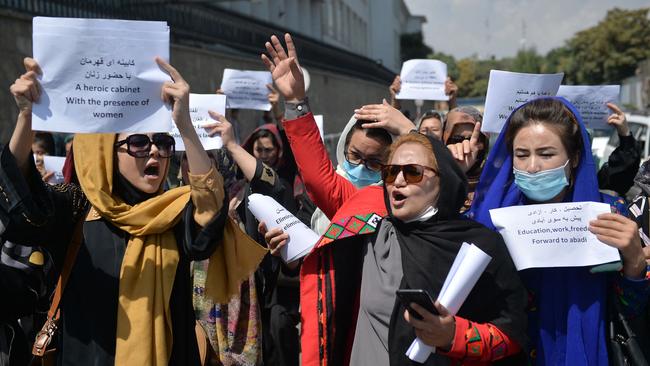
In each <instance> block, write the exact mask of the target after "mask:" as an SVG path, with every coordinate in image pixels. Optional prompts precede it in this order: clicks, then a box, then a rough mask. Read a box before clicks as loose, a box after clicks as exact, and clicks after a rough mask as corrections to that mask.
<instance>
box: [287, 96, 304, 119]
mask: <svg viewBox="0 0 650 366" xmlns="http://www.w3.org/2000/svg"><path fill="white" fill-rule="evenodd" d="M309 112H311V108H309V98H307V97H305V99H303V100H300V101H298V102H284V119H285V120H292V119H296V118H299V117H302V116H304V115H305V114H307V113H309Z"/></svg>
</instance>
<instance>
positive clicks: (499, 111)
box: [481, 70, 564, 133]
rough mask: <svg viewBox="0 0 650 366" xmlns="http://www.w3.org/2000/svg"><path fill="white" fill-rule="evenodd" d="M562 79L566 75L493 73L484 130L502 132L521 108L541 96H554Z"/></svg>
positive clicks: (486, 99) (488, 90)
mask: <svg viewBox="0 0 650 366" xmlns="http://www.w3.org/2000/svg"><path fill="white" fill-rule="evenodd" d="M563 77H564V74H563V73H558V74H523V73H518V72H509V71H500V70H491V71H490V79H489V81H488V88H487V95H486V97H485V112H484V113H483V125H482V126H481V131H483V132H496V133H499V132H501V129H502V128H503V125H504V124H505V123H506V120H507V119H508V117H510V114H511V113H512V112H513V111H514V110H515V109H516V108H517V107H519V106H520V105H522V104H524V103H526V102H528V101H529V100H533V99H536V98H539V97H554V96H555V94H557V90H558V89H559V88H560V84H561V83H562V78H563Z"/></svg>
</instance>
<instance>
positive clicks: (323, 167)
mask: <svg viewBox="0 0 650 366" xmlns="http://www.w3.org/2000/svg"><path fill="white" fill-rule="evenodd" d="M284 39H285V42H286V45H287V49H286V51H285V49H284V47H283V46H282V44H281V43H280V40H279V39H278V38H277V37H276V36H272V37H271V41H270V42H266V50H267V52H268V53H269V56H270V58H269V56H267V55H265V54H263V55H262V61H263V62H264V64H265V65H266V66H267V68H268V69H269V71H270V72H271V74H272V75H273V80H274V82H275V85H276V88H277V90H278V91H279V92H280V94H281V95H282V96H283V97H284V99H285V102H286V103H285V121H284V122H283V126H284V129H285V131H286V134H287V138H288V139H289V144H290V146H291V150H292V152H293V155H294V157H295V160H296V164H297V165H298V169H299V171H300V175H301V177H302V179H303V181H304V183H305V187H306V188H307V192H308V194H309V196H310V197H311V199H312V200H313V201H314V203H315V204H316V205H317V206H318V207H320V208H321V210H323V212H324V213H325V214H326V215H327V216H328V217H332V216H333V215H334V213H336V211H337V210H338V208H339V207H340V206H341V205H342V204H343V202H345V200H346V199H347V198H348V197H350V196H351V195H353V194H354V193H355V192H356V191H357V189H356V187H354V185H353V184H352V183H350V182H349V181H347V180H346V179H345V178H343V177H341V176H340V175H338V174H336V171H335V170H334V166H333V165H332V162H331V161H330V159H329V156H328V154H327V150H326V149H325V145H323V141H322V140H321V137H320V134H319V132H318V127H317V126H316V121H315V120H314V116H313V115H312V114H311V113H309V104H308V102H307V99H306V96H305V84H304V80H303V75H302V72H301V70H300V67H299V64H298V56H297V54H296V48H295V46H294V44H293V40H292V39H291V36H290V35H289V34H285V36H284Z"/></svg>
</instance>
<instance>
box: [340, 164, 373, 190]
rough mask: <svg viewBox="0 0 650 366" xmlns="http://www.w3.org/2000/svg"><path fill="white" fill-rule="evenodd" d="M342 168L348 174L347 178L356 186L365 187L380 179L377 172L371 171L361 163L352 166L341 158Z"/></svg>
mask: <svg viewBox="0 0 650 366" xmlns="http://www.w3.org/2000/svg"><path fill="white" fill-rule="evenodd" d="M343 169H344V170H345V173H346V174H347V176H348V180H349V181H350V182H352V184H354V186H355V187H357V188H363V187H367V186H369V185H371V184H373V183H377V182H379V181H380V180H381V174H380V173H379V172H375V171H372V170H370V169H368V168H366V166H365V165H363V164H359V165H357V166H354V165H352V164H350V162H349V161H347V160H343Z"/></svg>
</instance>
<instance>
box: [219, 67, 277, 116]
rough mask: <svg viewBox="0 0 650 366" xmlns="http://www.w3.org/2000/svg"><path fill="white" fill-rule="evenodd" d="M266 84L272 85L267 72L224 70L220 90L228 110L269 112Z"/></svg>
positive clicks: (269, 104)
mask: <svg viewBox="0 0 650 366" xmlns="http://www.w3.org/2000/svg"><path fill="white" fill-rule="evenodd" d="M267 84H273V77H272V76H271V73H270V72H268V71H248V70H234V69H224V70H223V79H222V81H221V90H223V92H224V94H226V96H227V97H228V99H227V107H228V108H229V109H231V108H240V109H256V110H261V111H270V110H271V103H269V97H268V95H269V88H267V86H266V85H267Z"/></svg>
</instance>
